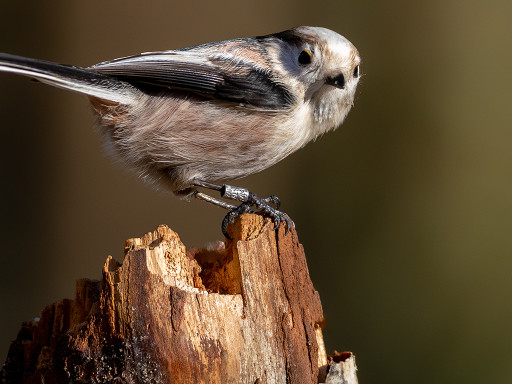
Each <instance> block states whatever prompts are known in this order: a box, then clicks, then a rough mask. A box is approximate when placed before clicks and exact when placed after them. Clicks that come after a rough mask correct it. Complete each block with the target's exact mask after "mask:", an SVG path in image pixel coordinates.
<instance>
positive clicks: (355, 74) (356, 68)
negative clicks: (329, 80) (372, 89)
mask: <svg viewBox="0 0 512 384" xmlns="http://www.w3.org/2000/svg"><path fill="white" fill-rule="evenodd" d="M354 77H355V78H356V79H357V78H358V77H359V64H358V65H356V67H355V68H354Z"/></svg>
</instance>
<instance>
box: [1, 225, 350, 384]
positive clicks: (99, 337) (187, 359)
mask: <svg viewBox="0 0 512 384" xmlns="http://www.w3.org/2000/svg"><path fill="white" fill-rule="evenodd" d="M229 230H230V234H231V237H232V238H233V241H231V240H226V242H225V243H221V242H218V243H217V244H214V245H212V246H210V247H209V248H207V249H190V250H188V251H187V250H186V249H185V246H184V245H183V244H182V243H181V241H180V239H179V237H178V235H177V234H176V233H175V232H173V231H172V230H171V229H169V228H168V227H167V226H160V227H158V228H157V229H156V230H155V231H153V232H150V233H147V234H146V235H144V236H142V237H141V238H137V239H130V240H128V241H127V242H126V245H125V257H124V260H123V263H122V264H121V263H118V262H117V261H115V260H114V259H113V258H112V257H111V256H109V257H108V258H107V260H106V262H105V264H104V266H103V279H102V281H101V282H100V281H92V280H87V279H81V280H78V281H77V289H76V298H75V299H74V300H62V301H61V302H58V303H56V304H52V305H49V306H48V307H46V308H45V309H44V310H43V311H42V312H41V315H40V319H39V320H38V321H33V322H26V323H24V324H23V325H22V328H21V330H20V332H19V334H18V338H17V340H15V341H14V342H13V343H12V345H11V348H10V350H9V354H8V357H7V360H6V363H5V365H4V367H3V369H2V372H1V374H0V377H1V378H2V382H9V383H10V382H25V383H41V382H46V383H53V382H56V383H61V382H62V383H67V382H73V383H105V382H112V383H318V382H324V380H325V382H326V383H327V382H329V383H335V382H340V383H345V382H346V383H354V382H357V379H356V378H355V373H354V375H353V377H354V378H355V380H356V381H335V380H338V379H337V377H338V378H341V377H342V375H341V376H340V374H339V369H338V368H336V367H339V364H340V362H342V361H341V358H338V361H335V360H336V357H335V358H334V360H333V359H332V358H331V360H329V361H328V359H327V356H326V353H325V347H324V343H323V338H322V331H321V326H322V324H323V321H324V318H323V313H322V306H321V303H320V298H319V295H318V292H317V291H315V289H314V287H313V284H312V282H311V280H310V278H309V273H308V268H307V264H306V258H305V255H304V250H303V247H302V245H301V244H300V243H299V241H298V238H297V233H296V232H295V230H294V229H292V230H291V231H290V233H289V234H288V235H286V236H285V226H284V225H283V226H282V227H281V228H280V229H279V231H278V232H275V231H273V229H272V223H270V222H269V221H268V220H264V219H262V218H261V217H260V216H258V215H243V216H242V217H241V218H240V219H239V220H237V221H236V222H235V224H234V225H232V226H231V227H230V228H229ZM350 359H352V360H353V356H352V355H350V356H348V355H346V356H345V359H344V361H345V360H349V361H350ZM344 361H343V362H344ZM336 364H338V365H336ZM340 369H341V368H340ZM328 371H329V372H328ZM345 371H347V370H345ZM353 371H354V372H355V363H354V364H353ZM347 377H348V376H347ZM329 380H331V381H329ZM333 380H334V381H333ZM339 380H341V379H339Z"/></svg>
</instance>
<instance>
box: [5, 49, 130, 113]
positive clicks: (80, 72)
mask: <svg viewBox="0 0 512 384" xmlns="http://www.w3.org/2000/svg"><path fill="white" fill-rule="evenodd" d="M0 72H11V73H17V74H19V75H23V76H28V77H31V78H33V79H37V80H39V81H41V82H43V83H46V84H50V85H53V86H55V87H59V88H64V89H68V90H71V91H75V92H79V93H83V94H85V95H88V96H92V97H97V98H99V99H103V100H109V101H112V102H116V103H121V104H131V103H133V102H134V101H135V95H136V90H135V88H134V87H133V86H131V85H130V84H128V83H126V82H123V81H120V80H118V79H116V78H114V77H112V76H108V75H103V74H101V73H98V72H96V71H94V70H92V69H87V68H81V67H74V66H71V65H64V64H57V63H52V62H49V61H42V60H35V59H29V58H26V57H21V56H15V55H10V54H7V53H0Z"/></svg>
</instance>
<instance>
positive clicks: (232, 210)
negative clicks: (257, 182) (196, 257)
mask: <svg viewBox="0 0 512 384" xmlns="http://www.w3.org/2000/svg"><path fill="white" fill-rule="evenodd" d="M194 186H196V187H201V188H207V189H211V190H214V191H219V192H220V195H221V197H225V198H227V199H231V200H236V201H240V202H241V204H240V205H238V206H235V205H232V204H229V203H226V202H224V201H222V200H219V199H216V198H214V197H211V196H209V195H207V194H204V193H201V192H198V191H196V192H195V193H194V197H196V198H198V199H200V200H204V201H207V202H209V203H211V204H214V205H217V206H219V207H222V208H225V209H228V210H229V212H228V214H227V215H226V216H225V217H224V220H223V221H222V233H223V234H224V236H226V237H227V238H230V237H229V235H228V233H227V226H228V224H229V223H232V222H233V221H234V220H235V218H237V217H238V216H240V215H241V214H243V213H247V212H253V213H260V214H263V215H265V216H268V217H270V218H271V219H272V220H273V221H274V223H275V227H274V229H275V230H277V229H278V228H279V226H280V225H281V222H283V221H284V222H285V223H286V234H288V232H289V231H290V226H291V225H293V222H292V221H291V220H290V218H289V217H288V215H287V214H286V213H284V212H281V211H279V206H280V205H281V201H280V200H279V198H278V197H277V196H273V195H272V196H269V197H266V198H261V197H258V196H257V195H255V194H254V193H251V192H249V190H248V189H246V188H241V187H235V186H232V185H227V184H223V185H217V184H212V183H208V182H205V181H201V180H198V181H195V182H194ZM270 204H272V205H274V207H272V206H271V205H270ZM251 207H254V209H251Z"/></svg>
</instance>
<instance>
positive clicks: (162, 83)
mask: <svg viewBox="0 0 512 384" xmlns="http://www.w3.org/2000/svg"><path fill="white" fill-rule="evenodd" d="M166 55H167V57H168V58H169V60H165V58H164V56H165V54H164V53H162V54H158V53H157V54H153V55H152V57H149V56H151V54H148V57H145V55H141V56H134V57H130V58H126V59H118V60H115V61H111V62H106V63H101V64H98V65H96V66H94V67H91V68H92V69H94V70H95V71H97V72H99V73H103V74H105V75H110V76H115V77H117V78H118V79H120V80H123V81H126V82H128V83H130V84H132V85H134V86H138V87H139V88H141V89H143V88H144V85H151V86H153V87H157V88H170V89H177V90H182V91H185V92H189V93H192V94H197V95H200V96H202V97H208V98H212V99H218V100H223V101H230V102H235V103H243V104H247V105H250V106H254V107H258V108H265V109H276V110H280V109H285V108H287V107H289V106H290V105H291V104H293V102H294V97H293V96H292V94H291V93H290V92H289V91H288V89H287V88H286V87H285V86H284V85H283V84H280V83H279V82H278V81H277V79H275V78H273V77H272V76H271V74H270V73H269V72H268V71H265V70H263V69H261V68H259V67H257V66H256V65H252V64H246V63H244V64H241V63H235V62H230V63H226V62H225V61H224V60H222V59H220V58H210V59H208V60H207V61H204V62H201V61H200V60H197V59H196V58H195V59H194V60H186V53H179V52H178V53H175V54H172V53H166ZM183 56H185V57H183ZM153 57H154V59H153Z"/></svg>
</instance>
